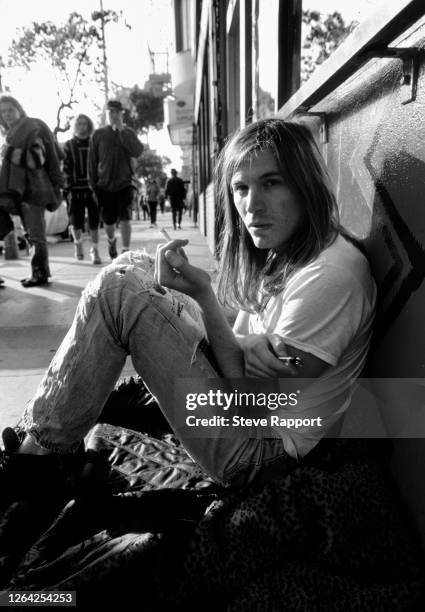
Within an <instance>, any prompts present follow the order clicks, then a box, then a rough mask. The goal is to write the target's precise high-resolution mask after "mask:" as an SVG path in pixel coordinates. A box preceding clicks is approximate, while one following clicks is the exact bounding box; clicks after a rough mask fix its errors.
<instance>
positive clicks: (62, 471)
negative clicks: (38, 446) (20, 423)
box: [0, 427, 110, 511]
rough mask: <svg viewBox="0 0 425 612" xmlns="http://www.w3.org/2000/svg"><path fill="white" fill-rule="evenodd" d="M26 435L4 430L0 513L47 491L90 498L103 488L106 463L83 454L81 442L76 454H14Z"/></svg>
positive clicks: (0, 454) (97, 456) (98, 455)
mask: <svg viewBox="0 0 425 612" xmlns="http://www.w3.org/2000/svg"><path fill="white" fill-rule="evenodd" d="M24 437H25V432H16V431H15V430H14V429H13V428H12V427H6V429H5V430H4V431H3V433H2V438H3V445H4V450H3V451H2V450H0V490H1V498H0V511H1V510H4V509H6V508H8V507H9V506H10V505H11V504H12V503H14V502H16V501H19V500H24V499H30V498H36V497H38V496H39V495H40V491H43V490H44V489H45V488H46V487H47V489H48V490H49V491H51V492H52V491H56V492H58V493H59V494H60V491H65V490H67V491H69V492H74V493H77V494H90V492H93V490H94V488H96V487H99V486H102V485H103V483H104V481H105V480H106V479H107V476H108V474H109V472H110V465H109V462H108V460H107V459H106V458H105V457H103V456H102V454H101V453H99V452H96V451H90V450H88V451H86V450H85V448H84V443H83V442H82V443H81V445H80V447H79V449H78V450H77V452H75V453H68V454H57V453H51V454H49V455H32V454H23V453H16V451H17V450H18V448H19V446H20V445H21V443H22V440H23V438H24Z"/></svg>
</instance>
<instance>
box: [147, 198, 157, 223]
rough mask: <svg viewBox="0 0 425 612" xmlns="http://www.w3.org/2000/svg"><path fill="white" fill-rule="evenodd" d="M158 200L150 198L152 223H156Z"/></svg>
mask: <svg viewBox="0 0 425 612" xmlns="http://www.w3.org/2000/svg"><path fill="white" fill-rule="evenodd" d="M157 204H158V202H156V201H155V202H154V201H152V200H149V213H150V217H151V223H152V225H153V224H154V223H156V207H157Z"/></svg>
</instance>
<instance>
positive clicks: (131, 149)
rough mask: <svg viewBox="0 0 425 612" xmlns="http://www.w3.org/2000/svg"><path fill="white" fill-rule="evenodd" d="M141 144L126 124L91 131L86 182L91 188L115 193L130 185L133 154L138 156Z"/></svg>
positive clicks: (140, 152)
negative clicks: (119, 127)
mask: <svg viewBox="0 0 425 612" xmlns="http://www.w3.org/2000/svg"><path fill="white" fill-rule="evenodd" d="M142 152H143V145H142V143H141V142H140V140H139V139H138V138H137V135H136V132H135V131H134V130H132V129H131V128H129V127H124V128H123V129H122V131H119V130H113V129H112V127H111V126H110V125H108V126H107V127H103V128H100V129H98V130H96V131H95V132H94V133H93V136H92V137H91V140H90V147H89V185H90V187H91V188H92V189H94V190H96V189H103V190H104V191H110V192H116V191H121V190H122V189H125V188H126V187H130V186H131V184H132V178H133V168H132V165H131V158H132V157H139V156H140V155H141V154H142Z"/></svg>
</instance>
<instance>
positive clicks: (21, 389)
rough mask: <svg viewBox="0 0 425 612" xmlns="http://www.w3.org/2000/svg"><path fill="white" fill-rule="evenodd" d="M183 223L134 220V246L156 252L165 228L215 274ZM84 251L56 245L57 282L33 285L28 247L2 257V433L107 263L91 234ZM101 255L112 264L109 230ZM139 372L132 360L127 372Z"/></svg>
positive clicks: (201, 241)
mask: <svg viewBox="0 0 425 612" xmlns="http://www.w3.org/2000/svg"><path fill="white" fill-rule="evenodd" d="M182 225H183V229H182V230H177V231H174V230H173V229H172V223H171V213H165V214H164V215H161V214H159V215H158V229H153V228H152V229H151V228H150V227H149V222H147V221H146V222H145V221H133V236H132V242H131V246H132V249H140V248H145V249H146V250H147V252H148V253H151V254H154V253H155V250H156V245H157V244H158V243H160V242H164V237H163V236H162V234H161V233H160V232H159V229H160V228H162V227H163V228H165V229H166V230H167V231H168V232H169V234H170V235H171V237H172V238H174V237H176V238H177V237H179V238H187V239H188V240H189V245H188V247H187V248H186V252H187V254H188V256H189V259H190V261H191V263H193V264H194V265H196V266H199V267H202V268H204V269H205V270H207V271H208V272H209V273H212V274H214V272H215V270H216V262H215V259H214V258H213V256H212V255H211V253H210V251H209V250H208V248H207V246H206V241H205V238H204V237H203V236H202V235H201V233H200V232H199V230H198V229H197V228H195V227H194V226H193V222H192V219H190V218H188V217H187V216H186V215H185V216H184V217H183V223H182ZM118 247H120V237H119V232H118ZM84 249H85V253H86V259H85V260H84V261H77V260H76V259H75V258H74V247H73V244H72V242H70V241H61V242H58V243H57V244H50V245H49V255H50V267H51V273H52V282H51V283H50V284H49V285H46V286H43V287H34V288H32V289H24V288H23V287H22V286H21V283H20V280H21V279H22V278H25V277H27V276H28V275H29V271H30V266H29V257H28V256H27V255H25V253H24V254H22V253H23V252H22V251H21V252H20V259H19V260H13V261H5V260H4V258H3V257H0V276H2V277H3V278H4V280H5V282H6V284H5V286H4V288H1V289H0V431H1V430H2V429H3V427H4V426H6V425H10V424H13V423H14V422H15V421H16V420H17V419H18V417H19V416H20V415H21V413H22V410H23V408H24V406H25V404H26V403H27V401H28V400H30V399H31V397H32V396H33V394H34V392H35V390H36V388H37V385H38V383H39V381H40V380H41V377H42V375H43V373H44V371H45V369H46V367H47V366H48V365H49V363H50V360H51V358H52V356H53V354H54V353H55V352H56V349H57V348H58V346H59V344H60V343H61V341H62V338H63V337H64V335H65V334H66V332H67V330H68V328H69V326H70V324H71V321H72V319H73V316H74V312H75V308H76V305H77V302H78V300H79V298H80V295H81V291H82V289H83V288H84V287H85V286H86V284H87V283H88V282H89V281H90V280H92V279H93V278H94V277H95V276H96V274H97V273H98V271H99V269H100V267H101V266H94V265H92V264H91V263H90V260H89V249H90V239H89V238H88V236H85V238H84ZM100 255H101V258H102V261H103V264H102V265H103V266H105V265H107V264H108V263H109V262H110V260H109V257H108V255H107V241H106V237H105V236H104V233H103V230H101V242H100ZM133 372H134V370H133V367H132V364H131V360H130V358H129V359H128V360H127V363H126V366H125V368H124V370H123V374H126V375H128V374H131V373H133Z"/></svg>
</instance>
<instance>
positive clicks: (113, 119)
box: [108, 108, 123, 125]
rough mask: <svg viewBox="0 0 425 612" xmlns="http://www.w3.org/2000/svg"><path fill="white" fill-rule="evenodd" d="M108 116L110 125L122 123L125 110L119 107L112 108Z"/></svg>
mask: <svg viewBox="0 0 425 612" xmlns="http://www.w3.org/2000/svg"><path fill="white" fill-rule="evenodd" d="M108 117H109V123H110V125H117V124H118V123H122V117H123V111H122V110H119V109H118V108H110V109H109V110H108Z"/></svg>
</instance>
